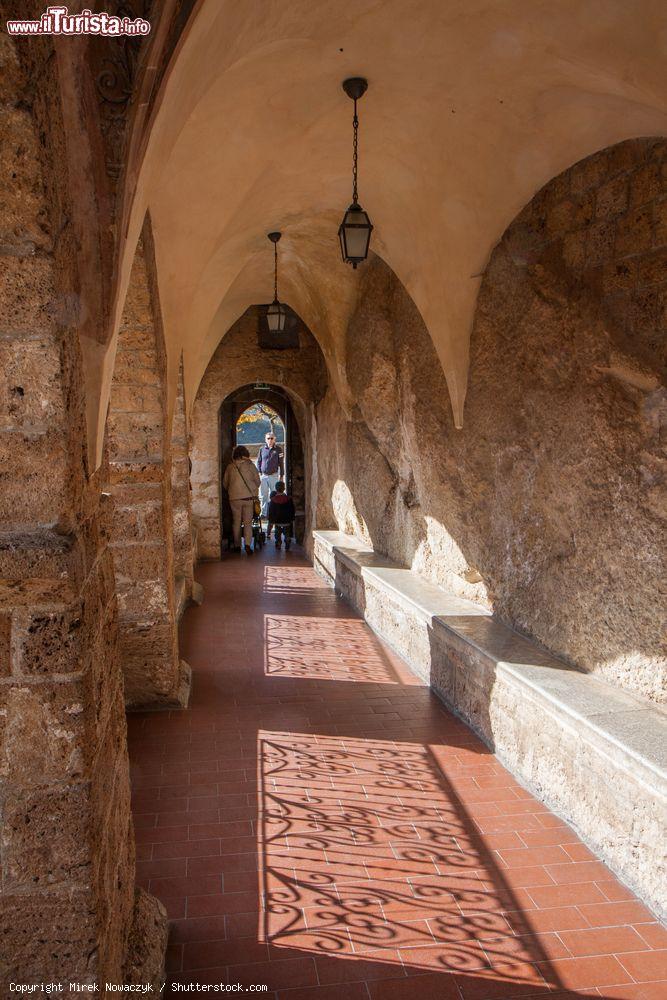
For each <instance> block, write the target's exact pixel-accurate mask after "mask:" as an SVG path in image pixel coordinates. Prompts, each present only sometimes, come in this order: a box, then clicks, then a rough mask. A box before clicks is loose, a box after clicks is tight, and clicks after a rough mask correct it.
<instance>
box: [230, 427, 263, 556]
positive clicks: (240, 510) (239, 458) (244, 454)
mask: <svg viewBox="0 0 667 1000" xmlns="http://www.w3.org/2000/svg"><path fill="white" fill-rule="evenodd" d="M222 485H223V486H224V487H225V489H226V490H227V494H228V496H229V503H230V506H231V508H232V525H233V531H234V551H236V552H240V551H241V522H243V537H244V540H245V550H246V553H247V554H248V555H249V556H250V555H252V549H251V548H250V544H251V542H252V515H253V502H254V500H255V497H256V496H257V491H258V489H259V472H258V471H257V467H256V466H255V464H254V463H253V462H251V461H250V453H249V451H248V449H247V448H244V447H243V445H242V444H239V445H237V446H236V448H234V451H233V452H232V460H231V462H230V463H229V465H228V466H227V468H226V469H225V474H224V476H223V477H222Z"/></svg>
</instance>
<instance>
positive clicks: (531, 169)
mask: <svg viewBox="0 0 667 1000" xmlns="http://www.w3.org/2000/svg"><path fill="white" fill-rule="evenodd" d="M666 51H667V14H666V13H665V6H664V2H663V0H634V2H633V3H628V2H627V0H507V2H498V0H354V2H352V0H334V2H331V0H243V2H242V3H239V2H238V0H236V2H231V0H203V2H202V3H201V4H200V6H199V8H198V10H197V13H196V15H195V16H194V19H193V20H192V21H191V23H190V24H189V26H188V29H187V34H186V36H185V38H184V40H183V44H182V46H181V48H180V52H179V54H178V58H177V59H176V61H175V63H174V65H173V67H172V68H171V70H170V72H169V74H168V78H167V81H166V84H165V90H164V93H163V97H162V100H161V104H160V109H159V112H158V114H157V117H156V120H155V124H154V127H153V131H152V135H151V139H150V142H149V145H148V149H147V153H146V157H145V160H144V164H143V168H142V172H141V175H140V180H139V185H138V189H137V196H136V200H135V204H134V208H133V213H132V217H131V223H130V238H129V240H128V245H129V246H130V247H132V246H134V245H135V244H136V237H137V236H138V234H139V231H140V228H141V224H142V221H143V217H144V214H145V212H146V210H147V209H148V210H150V213H151V218H152V222H153V230H154V237H155V245H156V254H157V261H158V275H159V286H160V295H161V303H162V309H163V317H164V327H165V336H166V339H167V345H168V353H169V358H170V371H171V372H172V375H173V377H174V378H175V374H176V372H177V370H178V358H179V357H180V353H181V350H182V351H183V356H184V371H185V381H186V387H185V388H186V398H187V399H188V403H189V405H191V403H192V399H193V395H194V393H195V392H196V388H197V386H198V384H199V381H200V379H201V377H202V375H203V373H204V371H205V369H206V366H207V364H208V361H209V359H210V357H211V355H212V353H213V351H214V350H215V348H216V346H217V344H218V343H219V341H220V338H221V337H222V336H224V334H225V332H226V331H227V329H228V328H229V326H230V325H231V324H232V323H233V322H234V320H235V319H236V318H237V317H238V316H239V315H240V314H241V313H242V312H243V311H244V310H245V308H246V307H247V306H248V305H249V304H251V303H253V302H261V301H270V299H271V297H272V247H271V245H270V244H269V242H268V240H267V239H266V233H267V232H268V231H270V230H272V229H280V230H282V231H283V239H282V241H281V243H280V254H281V280H280V297H281V298H282V299H284V300H285V301H287V302H289V304H290V305H291V306H292V307H293V308H294V309H295V310H296V311H297V312H298V313H300V315H301V316H302V318H303V319H304V320H305V322H306V323H307V324H308V325H309V326H310V328H311V330H312V331H313V333H314V335H315V336H316V337H317V339H318V340H319V342H320V344H321V346H322V349H323V351H324V354H325V357H326V360H327V364H328V366H329V371H330V374H331V377H332V379H333V381H334V383H335V384H336V386H337V389H338V391H339V394H340V395H341V399H342V401H343V403H344V404H345V402H346V399H347V389H346V385H345V377H344V365H345V357H344V345H345V336H344V333H345V329H346V325H347V321H348V318H349V316H350V313H351V310H352V308H353V306H354V303H355V299H356V285H357V282H358V277H359V272H354V271H353V270H352V269H351V268H350V267H349V266H346V265H344V264H343V263H342V261H341V260H340V256H339V249H338V240H337V227H338V223H339V221H340V217H341V215H342V213H343V210H344V209H345V207H346V206H347V205H348V203H349V201H350V193H351V191H350V189H351V178H350V173H351V138H352V130H351V117H352V104H351V102H350V101H349V99H348V98H347V97H346V96H345V95H344V93H343V92H342V89H341V87H340V83H341V81H342V80H343V79H344V78H345V77H347V76H350V75H363V76H366V77H367V78H368V80H369V90H368V92H367V94H366V95H365V97H364V98H363V99H362V101H361V102H360V105H359V110H360V119H361V132H360V201H361V203H362V204H363V206H364V208H366V209H367V210H368V212H369V214H370V216H371V219H372V221H373V223H374V225H375V231H374V233H373V239H372V244H371V245H372V248H373V249H374V250H375V251H376V252H377V253H379V254H380V255H381V256H382V257H383V258H384V260H385V261H386V262H387V263H388V264H389V265H390V266H391V267H392V268H393V270H394V271H395V273H396V274H397V276H398V277H399V278H400V280H401V281H402V282H403V284H404V285H405V287H406V288H407V290H408V291H409V293H410V294H411V296H412V298H413V299H414V302H415V304H416V306H417V307H418V309H419V310H420V312H421V315H422V317H423V319H424V321H425V323H426V326H427V327H428V329H429V332H430V334H431V337H432V338H433V342H434V344H435V347H436V350H437V352H438V355H439V358H440V361H441V363H442V366H443V369H444V372H445V374H446V377H447V384H448V386H449V391H450V396H451V402H452V408H453V412H454V416H455V419H456V422H457V423H458V424H459V425H460V424H461V422H462V420H463V403H464V398H465V389H466V380H467V366H468V345H469V337H470V330H471V325H472V319H473V313H474V307H475V300H476V296H477V292H478V287H479V281H480V278H479V275H480V272H482V271H483V269H484V267H485V264H486V261H487V259H488V257H489V254H490V251H491V249H492V248H493V246H494V244H495V243H496V242H497V240H498V239H499V238H500V236H501V235H502V233H503V231H504V230H505V228H506V227H507V225H508V224H509V223H510V221H511V220H512V219H513V217H514V216H515V215H516V214H517V213H518V212H519V210H520V209H521V208H522V207H523V206H524V205H525V204H526V203H527V202H528V201H529V200H530V199H531V198H532V196H533V195H534V194H535V192H536V191H537V190H538V189H539V188H540V187H541V186H542V185H543V184H545V183H546V182H547V181H548V180H550V178H552V177H553V176H554V175H556V174H558V173H559V172H560V171H561V170H563V169H565V168H566V167H568V166H570V165H571V164H572V163H574V162H576V161H577V160H579V159H581V158H583V157H585V156H587V155H589V154H590V153H592V152H594V151H596V150H598V149H601V148H604V147H605V146H608V145H610V144H612V143H615V142H618V141H620V140H622V139H627V138H631V137H636V136H642V135H657V134H665V133H666V132H667V60H666V59H665V54H666ZM130 256H131V255H130ZM130 265H131V259H128V260H126V261H125V262H124V268H123V271H124V274H125V278H127V275H128V274H129V268H130ZM362 267H363V265H362Z"/></svg>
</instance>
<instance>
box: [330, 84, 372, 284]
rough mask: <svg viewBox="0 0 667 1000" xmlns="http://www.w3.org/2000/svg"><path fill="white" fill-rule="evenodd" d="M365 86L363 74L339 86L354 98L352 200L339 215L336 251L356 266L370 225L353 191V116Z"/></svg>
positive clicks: (367, 240)
mask: <svg viewBox="0 0 667 1000" xmlns="http://www.w3.org/2000/svg"><path fill="white" fill-rule="evenodd" d="M367 89H368V81H367V80H364V79H363V77H360V76H353V77H350V78H349V79H348V80H344V81H343V90H344V91H345V93H346V94H347V96H348V97H349V98H351V99H352V100H353V101H354V117H353V119H352V128H353V132H354V139H353V145H352V204H351V205H350V207H349V208H348V210H347V212H346V213H345V215H344V216H343V221H342V222H341V224H340V226H339V228H338V239H339V240H340V252H341V253H342V255H343V260H344V261H345V263H346V264H351V265H352V267H353V268H355V269H356V267H357V265H358V264H360V263H361V262H362V261H363V260H366V258H367V257H368V247H369V245H370V242H371V233H372V232H373V226H372V225H371V220H370V219H369V218H368V213H367V212H365V211H364V210H363V208H362V207H361V205H360V204H359V199H358V194H357V173H358V161H359V136H358V132H359V118H358V116H357V101H358V100H359V98H361V97H363V95H364V94H365V93H366V90H367Z"/></svg>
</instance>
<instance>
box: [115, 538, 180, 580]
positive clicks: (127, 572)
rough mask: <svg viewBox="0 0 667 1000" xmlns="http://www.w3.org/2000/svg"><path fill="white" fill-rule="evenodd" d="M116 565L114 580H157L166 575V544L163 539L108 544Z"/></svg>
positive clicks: (163, 578) (164, 577)
mask: <svg viewBox="0 0 667 1000" xmlns="http://www.w3.org/2000/svg"><path fill="white" fill-rule="evenodd" d="M110 548H111V551H112V553H113V557H114V565H115V567H116V581H117V583H120V582H122V581H125V580H129V581H137V580H157V581H164V580H166V579H167V575H168V560H167V550H166V545H165V544H164V542H163V541H158V542H148V543H133V544H126V543H124V542H120V541H119V542H113V543H112V545H111V546H110Z"/></svg>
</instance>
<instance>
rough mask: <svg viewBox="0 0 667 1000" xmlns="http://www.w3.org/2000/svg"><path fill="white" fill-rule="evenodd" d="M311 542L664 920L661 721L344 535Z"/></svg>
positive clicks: (338, 584)
mask: <svg viewBox="0 0 667 1000" xmlns="http://www.w3.org/2000/svg"><path fill="white" fill-rule="evenodd" d="M313 541H314V562H315V568H316V570H317V571H318V572H319V573H320V574H321V575H322V576H324V577H325V578H326V579H328V581H329V582H330V583H331V584H332V585H333V586H334V587H335V588H336V589H337V590H338V591H339V592H340V593H342V595H343V596H344V597H345V598H346V599H347V600H348V601H349V602H350V603H351V604H352V605H353V606H354V607H355V608H356V609H357V610H358V611H359V612H360V613H361V614H363V615H364V617H365V619H366V621H367V622H368V624H369V625H370V626H371V627H372V628H373V629H374V630H375V631H376V632H378V634H379V635H381V636H382V638H383V639H385V640H386V641H387V642H389V644H390V645H391V646H392V647H393V648H394V649H395V650H396V651H397V652H398V653H400V654H401V655H402V656H403V657H404V658H405V659H406V660H407V662H408V663H409V664H410V666H411V667H412V669H413V670H414V671H415V673H416V674H417V675H418V676H419V677H421V678H422V679H423V680H424V681H425V682H427V683H429V684H430V685H431V687H432V688H433V690H434V691H435V692H436V693H437V694H438V695H439V696H440V697H441V698H442V699H443V701H444V702H445V703H446V704H447V705H448V706H449V707H451V708H452V709H453V710H454V711H455V712H456V713H457V714H458V715H459V716H461V717H462V718H463V719H464V720H465V721H466V722H467V723H468V725H470V726H471V728H473V729H474V730H475V731H476V732H477V733H478V734H479V735H480V736H481V737H482V739H483V740H484V741H485V742H486V743H487V744H488V745H489V746H490V747H491V749H493V750H494V752H495V753H496V754H497V756H498V758H499V759H500V760H501V761H502V763H503V764H505V766H507V768H508V769H509V770H510V771H511V772H512V773H513V774H514V775H515V776H516V777H517V778H519V779H520V780H521V781H522V782H523V783H524V784H525V785H526V786H527V787H528V788H529V789H530V790H531V791H532V792H533V793H534V794H535V795H536V796H537V797H539V798H540V799H542V800H543V801H544V802H545V803H546V804H547V805H549V806H550V808H552V809H554V810H555V811H556V812H558V813H560V814H561V815H562V816H563V817H564V818H565V819H567V820H568V821H569V822H570V823H572V825H573V826H574V827H575V828H576V829H577V832H578V833H579V835H580V836H581V837H582V839H583V840H584V841H585V842H586V843H588V844H589V846H590V847H591V848H592V849H593V850H594V851H595V853H596V854H598V855H599V856H601V857H602V858H603V860H604V861H605V862H606V863H607V864H608V865H609V867H610V868H611V869H612V870H613V871H614V872H615V873H616V874H617V875H618V876H619V878H621V879H622V880H623V881H624V882H626V883H627V884H628V885H630V886H631V887H632V888H633V889H634V890H635V891H636V892H637V893H638V895H640V896H641V897H642V898H643V899H644V900H645V902H646V903H647V904H648V905H649V906H651V907H652V908H653V909H654V910H655V911H656V912H658V913H659V914H664V913H665V911H667V900H666V899H665V890H664V886H665V884H666V880H665V877H664V869H663V864H664V861H663V858H662V851H661V842H662V835H661V832H660V831H661V830H663V831H664V829H665V823H666V822H667V816H666V808H665V802H666V791H667V782H666V780H665V779H666V777H667V774H666V771H667V716H665V714H664V713H663V712H662V711H661V710H660V709H659V708H657V707H655V706H654V705H651V704H650V703H648V702H646V701H644V700H642V699H641V698H640V697H638V696H637V695H634V694H631V693H630V692H627V691H624V690H622V689H620V688H616V687H613V686H612V685H610V684H608V683H607V682H605V681H603V680H600V679H599V678H597V677H595V676H593V675H591V674H585V673H583V672H581V671H580V670H577V669H576V668H574V667H572V666H570V665H569V664H567V663H564V662H563V661H562V660H559V659H557V658H556V657H554V656H552V655H551V654H550V653H548V652H547V651H546V650H544V649H541V648H540V647H539V646H537V645H536V644H534V643H533V642H531V641H530V640H529V639H527V638H525V637H524V636H522V635H520V634H519V633H517V632H515V631H513V630H512V629H511V628H508V627H507V626H505V625H503V624H502V623H501V622H498V621H497V620H496V619H494V617H493V616H492V614H491V613H490V612H488V611H487V610H485V609H484V608H481V607H480V606H479V605H476V604H473V603H472V602H471V601H467V600H464V599H462V598H459V597H456V596H455V595H451V594H447V593H446V592H444V591H442V590H440V589H439V588H438V587H436V586H434V585H433V584H430V583H428V582H427V581H425V580H422V579H421V578H420V577H419V576H418V575H417V574H416V573H413V572H412V571H411V570H408V569H404V568H401V567H399V566H396V564H394V563H392V562H391V561H390V560H389V559H387V558H385V557H384V556H380V555H377V554H376V553H374V552H373V550H372V548H370V546H368V545H365V544H364V543H363V542H361V541H359V540H358V539H355V538H353V537H352V536H349V535H345V534H343V533H341V532H337V531H314V532H313ZM611 788H613V789H614V795H613V796H612V795H610V789H611Z"/></svg>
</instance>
